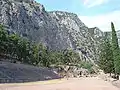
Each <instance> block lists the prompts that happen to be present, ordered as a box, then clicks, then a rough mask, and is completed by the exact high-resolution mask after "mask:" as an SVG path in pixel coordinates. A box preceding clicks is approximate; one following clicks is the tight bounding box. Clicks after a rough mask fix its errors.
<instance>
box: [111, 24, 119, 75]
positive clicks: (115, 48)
mask: <svg viewBox="0 0 120 90" xmlns="http://www.w3.org/2000/svg"><path fill="white" fill-rule="evenodd" d="M111 29H112V50H113V59H114V68H115V74H117V76H118V75H119V74H120V52H119V50H120V49H119V45H118V39H117V35H116V31H115V27H114V24H113V22H111Z"/></svg>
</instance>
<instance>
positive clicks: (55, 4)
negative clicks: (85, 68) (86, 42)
mask: <svg viewBox="0 0 120 90" xmlns="http://www.w3.org/2000/svg"><path fill="white" fill-rule="evenodd" d="M36 1H37V2H39V3H40V4H43V5H44V7H45V9H46V11H67V12H72V13H75V14H77V15H78V17H79V18H80V20H82V22H83V23H85V25H87V26H88V27H89V28H91V27H98V28H100V29H101V30H102V31H111V26H110V23H111V22H114V25H115V28H116V30H120V0H36Z"/></svg>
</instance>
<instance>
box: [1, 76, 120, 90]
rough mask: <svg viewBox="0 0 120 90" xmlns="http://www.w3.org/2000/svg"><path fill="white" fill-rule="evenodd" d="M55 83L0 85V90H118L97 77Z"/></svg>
mask: <svg viewBox="0 0 120 90" xmlns="http://www.w3.org/2000/svg"><path fill="white" fill-rule="evenodd" d="M59 81H60V80H58V81H55V82H56V83H49V84H45V83H44V84H41V83H40V84H39V83H34V84H26V85H24V84H23V85H22V84H21V85H7V84H6V85H0V90H120V89H118V88H117V87H115V86H113V85H112V84H111V83H109V82H107V81H103V80H102V79H100V78H98V77H93V78H80V79H69V80H61V81H60V82H59ZM47 82H48V81H47Z"/></svg>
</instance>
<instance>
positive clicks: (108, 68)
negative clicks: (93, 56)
mask: <svg viewBox="0 0 120 90" xmlns="http://www.w3.org/2000/svg"><path fill="white" fill-rule="evenodd" d="M99 66H100V68H101V69H102V70H104V72H105V73H110V74H111V73H113V72H114V60H113V52H112V48H111V44H110V41H109V39H108V35H107V33H105V37H104V41H103V43H102V49H101V53H100V62H99Z"/></svg>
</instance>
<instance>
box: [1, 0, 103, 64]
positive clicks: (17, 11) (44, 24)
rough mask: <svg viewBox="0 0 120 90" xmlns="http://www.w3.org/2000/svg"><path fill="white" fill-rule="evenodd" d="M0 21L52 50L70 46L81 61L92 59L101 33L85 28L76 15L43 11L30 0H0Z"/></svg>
mask: <svg viewBox="0 0 120 90" xmlns="http://www.w3.org/2000/svg"><path fill="white" fill-rule="evenodd" d="M0 23H1V24H4V25H5V27H6V29H7V30H9V31H10V32H11V33H18V34H19V35H21V36H23V37H27V38H28V39H29V40H31V41H33V42H36V43H40V42H41V43H43V44H44V45H46V46H47V47H49V49H52V50H64V49H67V48H72V49H73V50H76V51H77V52H79V54H80V57H81V60H86V61H91V62H95V61H97V60H98V59H99V51H100V50H99V47H100V43H101V41H102V38H103V32H102V31H100V30H99V29H98V28H97V27H95V28H88V27H87V26H86V25H85V24H84V23H83V22H82V21H81V20H80V19H79V18H78V16H77V15H76V14H73V13H68V12H61V11H52V12H47V11H46V10H45V8H44V6H43V5H41V4H40V3H37V2H35V1H34V0H0Z"/></svg>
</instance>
